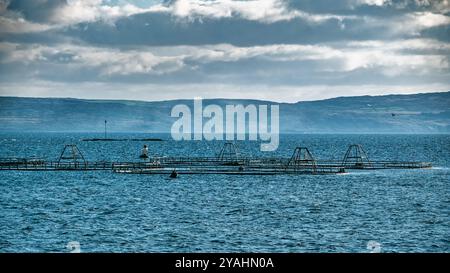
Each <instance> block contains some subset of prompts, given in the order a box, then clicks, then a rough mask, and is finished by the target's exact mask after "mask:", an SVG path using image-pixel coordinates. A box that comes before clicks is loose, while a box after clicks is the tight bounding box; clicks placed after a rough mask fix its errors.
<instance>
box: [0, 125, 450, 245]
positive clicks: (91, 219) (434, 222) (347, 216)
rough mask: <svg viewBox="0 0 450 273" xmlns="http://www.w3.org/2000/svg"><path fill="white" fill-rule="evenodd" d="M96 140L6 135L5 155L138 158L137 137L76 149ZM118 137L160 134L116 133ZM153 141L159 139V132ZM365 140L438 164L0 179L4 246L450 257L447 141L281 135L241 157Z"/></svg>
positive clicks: (165, 148)
mask: <svg viewBox="0 0 450 273" xmlns="http://www.w3.org/2000/svg"><path fill="white" fill-rule="evenodd" d="M85 137H95V135H89V134H12V133H9V134H1V135H0V152H1V157H11V156H16V157H27V156H31V155H36V156H45V157H46V158H47V159H56V158H57V157H58V156H59V153H60V152H61V149H62V147H63V146H64V144H65V143H76V144H77V145H78V146H79V148H80V149H81V150H82V151H83V152H84V155H85V157H86V158H87V159H88V160H108V161H125V160H138V159H137V156H138V154H139V149H140V147H141V146H142V144H143V143H142V142H81V141H80V140H81V139H82V138H85ZM116 137H127V138H128V137H130V138H131V137H155V135H152V136H149V135H136V134H134V135H133V134H120V135H116ZM156 137H158V136H156ZM160 137H162V138H164V139H165V141H163V142H151V143H147V144H149V145H150V153H152V154H157V155H181V156H186V155H201V156H214V154H215V153H217V152H218V151H219V149H220V147H221V145H222V143H220V142H205V141H203V142H198V141H197V142H196V141H191V142H174V141H171V140H170V137H169V136H166V135H162V136H160ZM352 143H361V144H362V145H363V146H364V148H365V150H366V151H367V152H368V153H369V156H370V157H371V158H372V159H392V160H415V161H416V160H417V161H430V162H432V163H433V165H434V166H435V167H434V168H433V169H424V170H379V171H359V172H352V173H348V174H345V175H325V176H313V175H300V176H255V177H249V176H225V175H195V176H194V175H193V176H189V175H185V176H180V177H179V178H177V179H169V178H168V177H166V176H149V175H124V174H114V173H112V172H110V171H97V172H16V171H1V172H0V226H1V227H2V228H1V229H0V251H1V252H67V251H68V250H67V248H66V246H67V244H68V243H69V242H71V241H77V242H79V243H80V245H81V251H83V252H98V251H108V252H216V251H221V252H367V251H369V250H368V249H367V244H368V242H369V241H376V242H378V243H379V244H381V251H383V252H449V251H450V187H449V181H450V179H449V178H450V136H448V135H336V136H333V135H285V136H282V137H281V143H280V148H279V149H278V151H276V152H275V153H272V154H270V153H269V154H267V153H265V154H261V153H260V152H259V150H258V149H259V144H258V143H254V142H237V144H238V146H239V149H240V152H241V154H243V155H255V156H289V155H290V154H291V153H292V151H293V149H294V147H295V146H306V147H308V148H309V149H310V151H311V152H312V153H313V154H314V156H315V157H316V158H319V159H341V158H342V157H343V155H344V153H345V151H346V147H347V146H348V145H349V144H352Z"/></svg>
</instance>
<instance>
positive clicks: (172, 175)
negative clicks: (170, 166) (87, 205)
mask: <svg viewBox="0 0 450 273" xmlns="http://www.w3.org/2000/svg"><path fill="white" fill-rule="evenodd" d="M177 176H178V174H177V172H176V171H175V170H173V171H172V173H171V174H170V178H177Z"/></svg>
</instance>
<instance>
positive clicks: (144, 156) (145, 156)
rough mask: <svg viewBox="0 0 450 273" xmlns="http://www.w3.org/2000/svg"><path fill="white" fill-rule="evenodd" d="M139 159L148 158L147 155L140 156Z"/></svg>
mask: <svg viewBox="0 0 450 273" xmlns="http://www.w3.org/2000/svg"><path fill="white" fill-rule="evenodd" d="M139 158H148V155H145V154H142V155H140V156H139Z"/></svg>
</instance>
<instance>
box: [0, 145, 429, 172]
mask: <svg viewBox="0 0 450 273" xmlns="http://www.w3.org/2000/svg"><path fill="white" fill-rule="evenodd" d="M431 167H432V164H431V163H429V162H410V161H371V160H369V158H368V156H367V154H366V152H365V151H364V149H363V148H362V146H361V145H358V144H355V145H350V146H349V148H348V150H347V152H346V154H345V156H344V159H343V160H342V161H331V160H316V159H315V158H314V157H313V155H312V154H311V152H310V151H309V150H308V148H306V147H297V148H295V149H294V152H293V154H292V156H291V157H290V158H265V157H261V158H254V157H242V156H240V155H239V152H238V151H237V148H236V146H235V145H234V144H232V143H231V142H227V143H225V145H224V146H223V148H222V150H221V151H220V153H219V154H218V155H217V156H216V157H154V158H149V159H146V160H141V161H136V162H108V161H87V160H86V159H85V158H84V156H83V154H82V152H81V151H80V150H79V149H78V148H77V146H76V145H73V144H72V145H65V147H64V149H63V150H62V152H61V155H60V157H59V158H58V160H56V161H46V160H44V159H42V158H36V157H30V158H14V159H12V158H8V159H0V170H16V171H101V170H103V171H113V172H115V173H122V174H150V175H151V174H174V173H175V174H230V175H282V174H287V175H295V174H313V175H320V174H339V173H344V172H345V171H346V170H354V169H358V170H361V169H363V170H375V169H423V168H431Z"/></svg>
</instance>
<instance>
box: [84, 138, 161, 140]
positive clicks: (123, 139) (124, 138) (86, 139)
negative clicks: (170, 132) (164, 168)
mask: <svg viewBox="0 0 450 273" xmlns="http://www.w3.org/2000/svg"><path fill="white" fill-rule="evenodd" d="M83 141H163V140H162V139H161V138H85V139H83Z"/></svg>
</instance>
